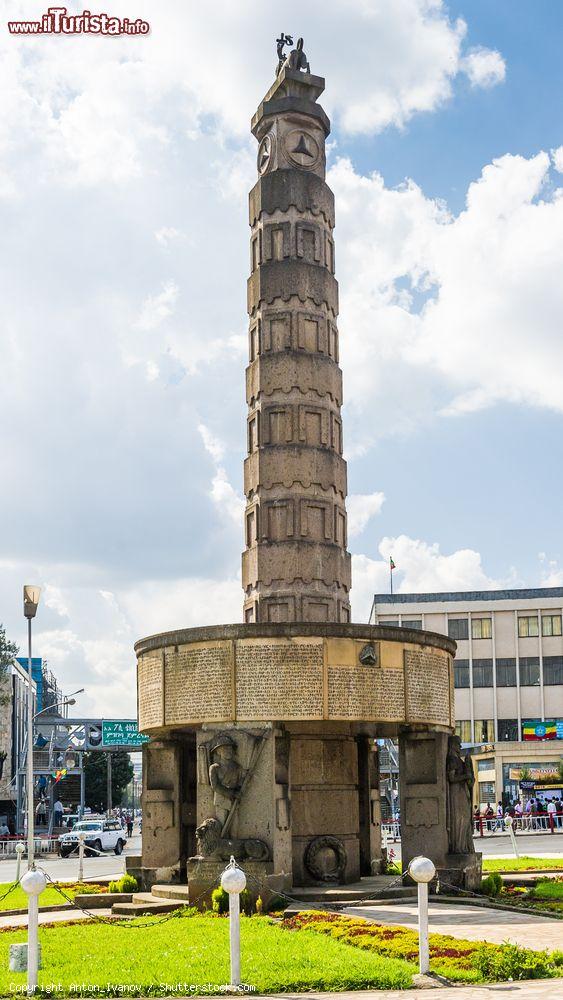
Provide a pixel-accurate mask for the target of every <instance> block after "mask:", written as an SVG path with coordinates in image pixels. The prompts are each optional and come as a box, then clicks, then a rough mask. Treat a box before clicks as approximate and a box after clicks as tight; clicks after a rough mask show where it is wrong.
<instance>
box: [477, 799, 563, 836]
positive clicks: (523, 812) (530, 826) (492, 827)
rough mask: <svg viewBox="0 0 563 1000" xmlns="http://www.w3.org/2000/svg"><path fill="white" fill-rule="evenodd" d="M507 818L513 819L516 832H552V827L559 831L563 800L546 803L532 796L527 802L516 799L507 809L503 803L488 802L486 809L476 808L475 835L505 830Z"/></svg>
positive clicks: (562, 823)
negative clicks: (482, 832)
mask: <svg viewBox="0 0 563 1000" xmlns="http://www.w3.org/2000/svg"><path fill="white" fill-rule="evenodd" d="M507 816H510V817H511V818H512V821H513V829H514V830H550V829H551V828H552V826H553V828H555V829H558V828H561V827H563V800H562V799H560V798H555V797H553V798H551V799H546V800H545V801H544V800H543V799H540V798H534V796H532V797H530V798H529V799H526V801H525V802H522V801H521V800H520V799H516V801H514V802H512V803H510V805H508V806H506V807H505V806H503V804H502V802H497V803H496V805H493V804H492V803H491V802H487V804H486V806H485V808H484V809H481V808H480V807H479V806H475V811H474V813H473V820H474V824H475V833H480V832H481V831H482V830H484V831H486V832H488V833H494V832H495V831H496V830H505V829H506V818H507Z"/></svg>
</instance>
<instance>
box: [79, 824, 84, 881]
mask: <svg viewBox="0 0 563 1000" xmlns="http://www.w3.org/2000/svg"><path fill="white" fill-rule="evenodd" d="M78 881H79V882H83V881H84V833H83V832H82V831H80V832H79V834H78Z"/></svg>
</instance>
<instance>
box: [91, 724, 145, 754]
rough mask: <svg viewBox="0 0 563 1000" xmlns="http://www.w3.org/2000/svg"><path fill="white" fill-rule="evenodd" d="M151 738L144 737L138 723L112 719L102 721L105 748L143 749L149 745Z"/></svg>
mask: <svg viewBox="0 0 563 1000" xmlns="http://www.w3.org/2000/svg"><path fill="white" fill-rule="evenodd" d="M148 741H149V737H148V736H143V734H142V733H140V732H139V730H138V729H137V723H136V721H135V720H131V719H112V720H111V721H110V720H106V719H104V720H103V721H102V746H103V747H142V745H143V743H148Z"/></svg>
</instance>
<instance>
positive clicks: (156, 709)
mask: <svg viewBox="0 0 563 1000" xmlns="http://www.w3.org/2000/svg"><path fill="white" fill-rule="evenodd" d="M138 673H139V729H141V730H143V729H150V728H151V727H153V726H162V725H163V723H164V719H163V718H162V652H161V651H160V650H159V652H158V653H145V655H144V656H141V657H139V666H138Z"/></svg>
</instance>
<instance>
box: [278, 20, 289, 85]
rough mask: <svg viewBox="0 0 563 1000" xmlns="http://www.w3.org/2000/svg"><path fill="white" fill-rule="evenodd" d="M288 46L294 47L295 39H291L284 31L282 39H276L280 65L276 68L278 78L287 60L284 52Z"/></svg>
mask: <svg viewBox="0 0 563 1000" xmlns="http://www.w3.org/2000/svg"><path fill="white" fill-rule="evenodd" d="M286 45H293V38H292V37H291V35H286V34H284V32H283V31H282V33H281V35H280V37H279V38H276V48H277V53H278V65H277V67H276V76H277V75H278V73H279V72H280V70H281V68H282V66H283V65H284V63H285V60H286V58H287V57H286V55H285V52H284V51H283V50H284V48H285V46H286Z"/></svg>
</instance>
